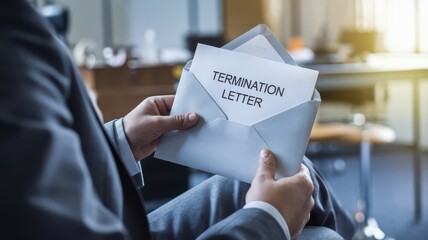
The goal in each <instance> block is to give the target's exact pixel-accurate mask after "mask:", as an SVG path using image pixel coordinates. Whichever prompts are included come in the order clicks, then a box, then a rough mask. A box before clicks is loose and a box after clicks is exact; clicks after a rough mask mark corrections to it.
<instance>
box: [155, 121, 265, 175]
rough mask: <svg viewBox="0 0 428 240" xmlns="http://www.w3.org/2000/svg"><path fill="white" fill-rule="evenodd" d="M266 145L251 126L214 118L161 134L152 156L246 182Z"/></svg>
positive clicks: (254, 170) (255, 169) (253, 171)
mask: <svg viewBox="0 0 428 240" xmlns="http://www.w3.org/2000/svg"><path fill="white" fill-rule="evenodd" d="M266 147H267V145H266V144H265V142H264V141H263V140H262V139H261V137H260V136H259V135H258V133H257V132H256V131H255V130H254V128H253V127H250V126H246V125H242V124H239V123H235V122H231V121H227V120H225V119H216V120H214V121H212V122H211V123H209V124H204V125H200V126H197V127H196V128H191V129H189V130H187V131H172V132H169V133H167V134H165V135H164V136H163V139H162V142H161V144H160V145H159V147H158V151H157V152H156V155H155V157H157V158H160V159H164V160H167V161H172V162H174V163H178V164H181V165H185V166H188V167H192V168H196V169H199V170H202V171H208V172H213V173H216V174H220V175H222V176H227V177H231V178H235V179H239V180H241V181H244V182H247V183H250V182H251V180H252V179H253V177H254V175H255V173H256V171H257V167H258V155H259V153H260V151H261V150H262V149H263V148H266ZM189 153H191V155H189ZM243 169H245V171H243Z"/></svg>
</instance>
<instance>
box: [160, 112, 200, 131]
mask: <svg viewBox="0 0 428 240" xmlns="http://www.w3.org/2000/svg"><path fill="white" fill-rule="evenodd" d="M198 120H199V117H198V114H196V113H194V112H192V113H186V114H181V115H175V116H158V126H159V128H160V130H161V132H162V134H163V133H166V132H168V131H171V130H182V129H188V128H191V127H193V126H194V125H195V124H196V123H197V122H198Z"/></svg>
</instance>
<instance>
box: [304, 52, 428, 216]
mask: <svg viewBox="0 0 428 240" xmlns="http://www.w3.org/2000/svg"><path fill="white" fill-rule="evenodd" d="M417 57H418V61H417V62H415V64H412V63H409V61H411V60H409V61H406V59H402V65H397V64H394V65H391V64H390V65H388V64H383V65H382V64H377V65H373V64H369V63H350V64H321V65H307V66H305V67H307V68H311V69H314V70H317V71H319V77H318V82H317V86H316V87H317V89H318V90H319V91H320V92H322V91H323V90H332V89H337V90H339V89H349V88H355V87H361V86H374V85H375V84H376V83H378V82H384V81H388V80H394V79H411V81H412V83H413V149H414V186H415V221H416V222H419V221H420V220H421V217H422V215H421V214H422V182H421V181H422V176H421V174H422V172H421V171H422V169H421V151H422V149H421V140H420V132H421V124H422V123H421V122H420V116H421V114H420V81H421V79H426V78H428V56H417ZM386 62H387V61H386Z"/></svg>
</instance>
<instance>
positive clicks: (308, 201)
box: [245, 149, 314, 239]
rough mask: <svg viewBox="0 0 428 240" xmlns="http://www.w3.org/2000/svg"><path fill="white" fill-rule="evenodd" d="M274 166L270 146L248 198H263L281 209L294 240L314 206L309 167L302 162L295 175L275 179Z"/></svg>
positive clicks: (265, 152)
mask: <svg viewBox="0 0 428 240" xmlns="http://www.w3.org/2000/svg"><path fill="white" fill-rule="evenodd" d="M275 169H276V159H275V157H274V156H273V154H272V153H271V152H270V151H269V150H267V149H264V150H262V152H261V154H260V162H259V169H258V170H257V174H256V176H255V177H254V179H253V182H252V183H251V187H250V189H249V190H248V193H247V196H246V199H245V201H246V203H249V202H252V201H264V202H267V203H269V204H271V205H272V206H274V207H275V208H276V209H278V210H279V212H280V213H281V214H282V216H283V217H284V219H285V221H286V222H287V225H288V229H289V231H290V235H291V237H292V238H293V239H295V238H296V237H297V236H298V235H299V234H300V232H301V231H302V230H303V227H304V226H305V224H306V223H307V222H308V221H309V218H310V211H311V210H312V208H313V206H314V199H313V198H312V192H313V190H314V186H313V183H312V180H311V177H310V175H309V170H308V168H307V167H306V166H304V165H303V164H302V165H301V167H300V171H299V172H298V173H297V174H296V175H294V176H292V177H287V178H281V179H278V180H275V179H274V177H275Z"/></svg>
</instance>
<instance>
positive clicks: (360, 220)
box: [352, 137, 393, 240]
mask: <svg viewBox="0 0 428 240" xmlns="http://www.w3.org/2000/svg"><path fill="white" fill-rule="evenodd" d="M360 164H361V165H360V198H359V200H358V206H357V211H356V213H355V220H356V221H357V224H358V229H357V232H356V233H355V235H354V237H353V238H352V239H353V240H368V239H370V240H378V239H388V240H392V239H393V238H390V237H386V235H385V233H384V232H383V231H382V230H381V229H380V228H379V226H378V225H377V222H376V219H375V218H374V217H371V212H370V211H371V188H370V164H371V144H370V140H369V139H367V138H364V137H363V138H362V140H361V162H360Z"/></svg>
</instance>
